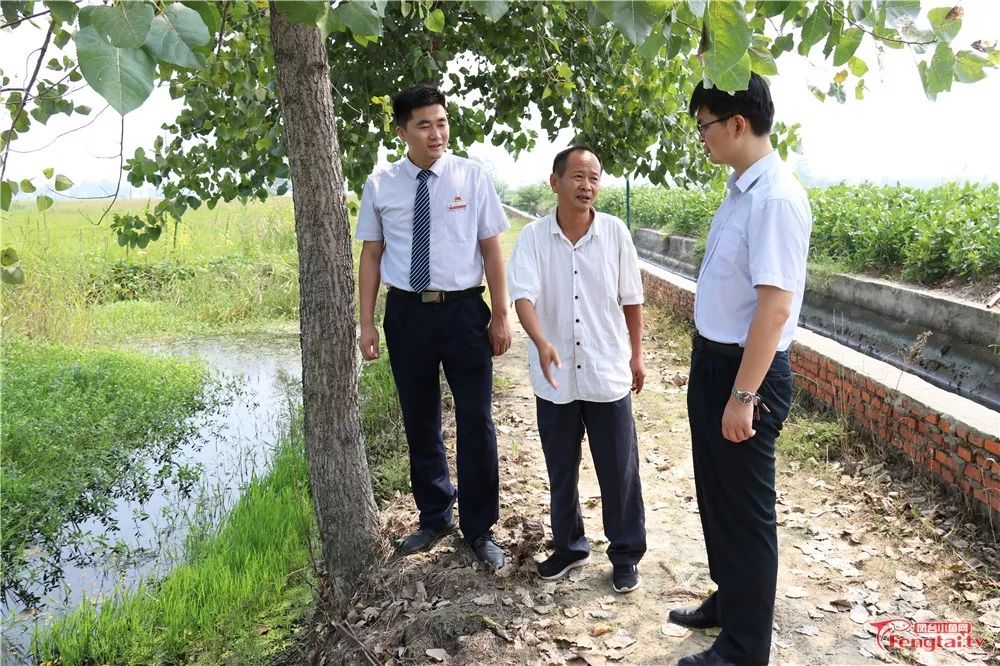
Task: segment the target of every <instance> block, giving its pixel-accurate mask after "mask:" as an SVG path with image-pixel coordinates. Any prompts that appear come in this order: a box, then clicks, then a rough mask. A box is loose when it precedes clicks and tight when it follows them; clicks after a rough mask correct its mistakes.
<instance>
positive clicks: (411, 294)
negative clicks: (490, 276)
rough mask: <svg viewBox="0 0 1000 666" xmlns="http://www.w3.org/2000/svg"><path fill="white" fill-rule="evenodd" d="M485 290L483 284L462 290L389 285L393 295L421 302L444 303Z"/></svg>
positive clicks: (470, 296) (479, 293)
mask: <svg viewBox="0 0 1000 666" xmlns="http://www.w3.org/2000/svg"><path fill="white" fill-rule="evenodd" d="M485 290H486V287H482V286H480V287H472V288H471V289H462V290H461V291H406V290H405V289H397V288H396V287H389V293H390V294H392V295H393V296H400V297H402V298H409V299H410V300H414V301H420V302H421V303H444V302H445V301H456V300H458V299H460V298H472V297H473V296H479V295H481V294H482V293H483V292H484V291H485Z"/></svg>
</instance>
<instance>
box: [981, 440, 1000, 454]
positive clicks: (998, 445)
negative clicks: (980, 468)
mask: <svg viewBox="0 0 1000 666" xmlns="http://www.w3.org/2000/svg"><path fill="white" fill-rule="evenodd" d="M983 448H984V449H986V450H987V451H989V452H990V453H992V454H993V455H995V456H1000V441H997V440H995V439H987V440H986V441H984V442H983Z"/></svg>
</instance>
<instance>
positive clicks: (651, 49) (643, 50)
mask: <svg viewBox="0 0 1000 666" xmlns="http://www.w3.org/2000/svg"><path fill="white" fill-rule="evenodd" d="M666 44H667V38H666V36H665V35H664V34H663V32H661V31H659V30H657V31H656V32H654V33H653V34H651V35H650V36H649V37H647V38H646V41H644V42H643V43H642V46H640V47H639V48H638V49H637V50H636V53H638V54H639V57H640V58H643V59H645V60H652V59H653V58H655V57H656V56H657V55H658V54H659V52H660V49H662V48H663V47H664V46H666Z"/></svg>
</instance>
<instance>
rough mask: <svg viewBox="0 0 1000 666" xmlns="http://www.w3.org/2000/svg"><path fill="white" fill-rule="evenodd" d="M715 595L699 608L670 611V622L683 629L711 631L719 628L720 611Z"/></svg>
mask: <svg viewBox="0 0 1000 666" xmlns="http://www.w3.org/2000/svg"><path fill="white" fill-rule="evenodd" d="M718 608H719V607H718V605H717V602H716V599H715V594H713V595H712V596H710V597H709V598H708V599H706V600H705V601H704V602H702V604H701V606H698V607H697V608H675V609H673V610H672V611H670V615H669V617H670V621H671V622H673V623H674V624H679V625H681V626H682V627H689V628H691V629H710V628H711V627H718V626H720V624H719V611H718Z"/></svg>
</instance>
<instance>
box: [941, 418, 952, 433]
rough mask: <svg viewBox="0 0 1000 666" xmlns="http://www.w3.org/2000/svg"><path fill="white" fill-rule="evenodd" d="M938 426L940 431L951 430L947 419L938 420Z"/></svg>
mask: <svg viewBox="0 0 1000 666" xmlns="http://www.w3.org/2000/svg"><path fill="white" fill-rule="evenodd" d="M938 427H939V428H941V432H951V421H949V420H948V419H941V420H940V421H938Z"/></svg>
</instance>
